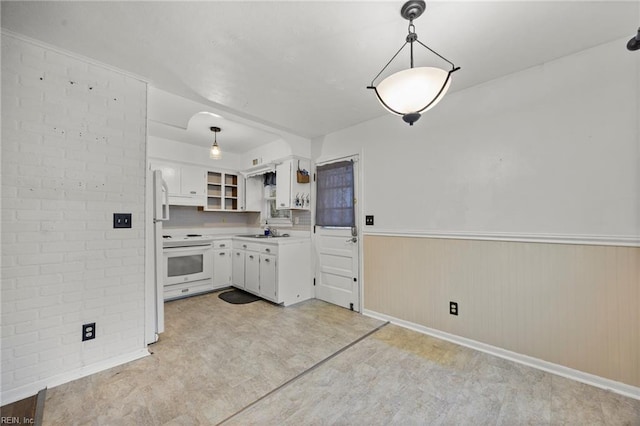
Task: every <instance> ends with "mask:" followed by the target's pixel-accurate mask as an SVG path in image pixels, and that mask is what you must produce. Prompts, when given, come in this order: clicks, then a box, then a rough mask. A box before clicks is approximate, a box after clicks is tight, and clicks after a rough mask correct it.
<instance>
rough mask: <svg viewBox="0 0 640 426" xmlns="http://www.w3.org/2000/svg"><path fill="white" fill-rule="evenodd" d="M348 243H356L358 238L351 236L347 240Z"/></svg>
mask: <svg viewBox="0 0 640 426" xmlns="http://www.w3.org/2000/svg"><path fill="white" fill-rule="evenodd" d="M347 242H348V243H357V242H358V238H357V237H351V238H349V239H348V240H347Z"/></svg>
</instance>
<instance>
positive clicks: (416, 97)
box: [367, 0, 460, 126]
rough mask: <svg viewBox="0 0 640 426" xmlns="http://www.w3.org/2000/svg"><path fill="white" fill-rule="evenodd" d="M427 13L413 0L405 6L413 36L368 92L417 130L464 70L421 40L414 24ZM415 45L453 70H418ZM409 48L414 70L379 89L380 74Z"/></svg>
mask: <svg viewBox="0 0 640 426" xmlns="http://www.w3.org/2000/svg"><path fill="white" fill-rule="evenodd" d="M424 9H425V3H424V1H416V0H411V1H408V2H406V3H405V4H404V5H403V6H402V9H401V10H400V14H401V15H402V17H403V18H405V19H407V20H408V21H409V34H408V35H407V37H406V41H405V43H404V44H403V45H402V47H401V48H400V49H399V50H398V51H397V52H396V54H395V55H393V57H392V58H391V60H390V61H389V62H387V65H385V66H384V68H382V70H381V71H380V72H379V73H378V75H376V76H375V77H374V79H373V80H372V81H371V85H370V86H367V89H373V90H374V91H375V93H376V96H377V97H378V100H379V101H380V103H381V104H382V106H383V107H385V108H386V109H387V110H388V111H389V112H391V113H392V114H396V115H400V116H402V119H403V120H404V121H405V122H407V123H409V125H410V126H413V123H415V122H416V121H418V119H419V118H420V116H421V114H422V113H423V112H425V111H427V110H428V109H431V108H433V107H434V106H435V105H436V104H437V103H438V102H440V100H441V99H442V98H443V97H444V95H445V93H447V90H448V89H449V86H450V85H451V74H453V73H454V72H455V71H458V70H459V69H460V67H456V66H455V65H453V63H452V62H451V61H449V60H448V59H446V58H445V57H444V56H442V55H440V54H439V53H437V52H436V51H434V50H433V49H431V48H430V47H428V46H427V45H425V44H423V43H421V42H420V41H419V40H418V35H417V34H416V33H415V27H414V25H413V20H414V19H417V18H418V17H419V16H420V15H422V12H424ZM415 42H417V43H418V44H420V45H421V46H423V47H424V48H426V49H427V50H429V51H430V52H431V53H433V54H434V55H436V56H438V57H439V58H440V59H442V60H444V61H446V62H447V63H449V65H451V69H450V70H449V71H445V70H443V69H440V68H434V67H418V68H414V67H413V43H415ZM407 44H408V45H409V47H410V48H411V52H410V55H411V56H410V57H411V67H410V68H409V69H406V70H402V71H398V72H397V73H395V74H392V75H390V76H388V77H387V78H385V79H384V80H382V81H381V82H380V83H379V84H378V86H376V85H375V81H376V79H377V78H378V77H380V74H382V73H383V72H384V70H386V69H387V67H388V66H389V64H391V62H393V60H394V59H395V58H396V56H398V54H399V53H400V52H401V51H402V49H404V48H405V46H406V45H407Z"/></svg>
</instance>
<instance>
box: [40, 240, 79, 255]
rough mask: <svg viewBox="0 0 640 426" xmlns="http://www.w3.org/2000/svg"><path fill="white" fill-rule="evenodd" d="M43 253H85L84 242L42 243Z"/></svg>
mask: <svg viewBox="0 0 640 426" xmlns="http://www.w3.org/2000/svg"><path fill="white" fill-rule="evenodd" d="M40 247H41V251H42V253H50V252H53V253H61V252H72V251H81V250H82V251H83V250H84V249H85V242H84V241H68V242H56V243H42V244H41V245H40Z"/></svg>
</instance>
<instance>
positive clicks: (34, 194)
mask: <svg viewBox="0 0 640 426" xmlns="http://www.w3.org/2000/svg"><path fill="white" fill-rule="evenodd" d="M6 196H7V194H6V191H5V190H4V189H3V190H2V198H4V197H6ZM17 196H18V197H20V198H36V199H39V200H46V199H53V200H58V199H62V198H64V196H65V194H64V192H62V191H54V190H51V189H49V188H44V189H43V188H17Z"/></svg>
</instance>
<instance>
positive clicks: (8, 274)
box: [2, 265, 40, 309]
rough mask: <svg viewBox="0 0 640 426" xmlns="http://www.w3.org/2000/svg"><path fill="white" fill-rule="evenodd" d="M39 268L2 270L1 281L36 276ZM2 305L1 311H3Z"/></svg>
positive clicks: (32, 266) (26, 267)
mask: <svg viewBox="0 0 640 426" xmlns="http://www.w3.org/2000/svg"><path fill="white" fill-rule="evenodd" d="M39 271H40V268H39V267H38V266H34V265H31V266H16V267H11V268H2V279H5V278H18V277H27V276H30V275H38V272H39ZM4 308H5V307H4V305H3V309H4Z"/></svg>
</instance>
